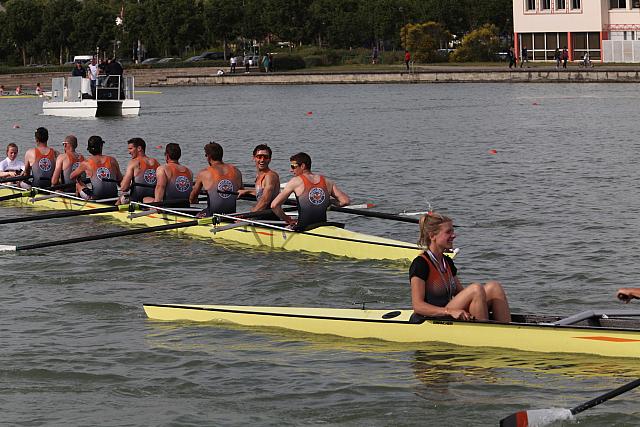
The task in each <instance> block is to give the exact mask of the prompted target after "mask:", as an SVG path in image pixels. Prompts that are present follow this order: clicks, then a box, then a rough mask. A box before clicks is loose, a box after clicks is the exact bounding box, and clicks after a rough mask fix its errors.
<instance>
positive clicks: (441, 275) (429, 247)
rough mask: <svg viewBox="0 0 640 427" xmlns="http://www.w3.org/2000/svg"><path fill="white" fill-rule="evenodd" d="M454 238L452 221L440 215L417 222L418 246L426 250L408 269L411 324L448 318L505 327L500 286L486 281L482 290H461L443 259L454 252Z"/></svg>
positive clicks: (449, 261) (506, 305)
mask: <svg viewBox="0 0 640 427" xmlns="http://www.w3.org/2000/svg"><path fill="white" fill-rule="evenodd" d="M455 237H456V235H455V232H454V230H453V220H452V219H451V218H449V217H446V216H444V215H441V214H439V213H433V212H432V213H428V214H426V215H423V216H422V218H420V239H419V241H418V244H419V245H420V246H422V247H423V248H426V250H425V251H424V252H423V253H421V254H420V255H418V256H417V257H416V258H415V259H414V260H413V262H412V263H411V267H410V268H409V280H410V284H411V303H412V306H413V312H414V313H413V315H412V316H411V321H412V322H415V323H419V322H421V321H422V319H423V318H424V317H451V318H453V319H456V320H489V319H491V320H495V321H497V322H503V323H508V322H510V321H511V310H510V309H509V303H508V302H507V296H506V295H505V292H504V289H503V288H502V285H500V283H498V282H496V281H493V280H492V281H489V282H487V283H486V284H485V285H484V286H483V285H481V284H479V283H472V284H470V285H469V286H467V287H463V286H462V284H461V282H460V280H459V279H458V276H457V273H458V270H457V269H456V266H455V264H454V263H453V260H452V259H451V258H450V257H448V256H446V255H444V252H445V251H450V250H451V249H453V240H454V239H455Z"/></svg>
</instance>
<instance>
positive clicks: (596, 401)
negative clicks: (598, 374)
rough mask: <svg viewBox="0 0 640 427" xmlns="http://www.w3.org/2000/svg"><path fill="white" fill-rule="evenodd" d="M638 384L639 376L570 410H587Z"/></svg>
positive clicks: (573, 411) (572, 411) (578, 411)
mask: <svg viewBox="0 0 640 427" xmlns="http://www.w3.org/2000/svg"><path fill="white" fill-rule="evenodd" d="M638 386H640V378H638V379H637V380H634V381H631V382H630V383H627V384H625V385H623V386H621V387H618V388H617V389H615V390H611V391H610V392H608V393H605V394H603V395H602V396H598V397H596V398H594V399H591V400H589V401H588V402H584V403H583V404H582V405H578V406H576V407H575V408H572V409H570V411H571V413H572V414H573V415H575V414H579V413H580V412H582V411H585V410H587V409H589V408H593V407H594V406H596V405H599V404H601V403H603V402H606V401H607V400H609V399H613V398H614V397H616V396H619V395H621V394H622V393H626V392H628V391H629V390H633V389H634V388H636V387H638Z"/></svg>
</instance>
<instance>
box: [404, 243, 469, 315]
mask: <svg viewBox="0 0 640 427" xmlns="http://www.w3.org/2000/svg"><path fill="white" fill-rule="evenodd" d="M457 271H458V270H457V269H456V266H455V264H454V263H453V260H452V259H451V258H449V257H448V256H446V255H445V256H443V257H442V262H441V263H439V262H438V260H437V259H436V258H435V256H433V254H432V253H431V251H426V252H423V253H421V254H420V255H419V256H417V257H416V258H415V259H414V260H413V262H412V263H411V267H410V268H409V278H411V277H413V276H416V277H419V278H420V279H422V280H424V281H425V284H426V286H425V293H424V302H426V303H427V304H431V305H435V306H438V307H445V306H446V305H447V304H448V303H449V301H451V299H452V298H453V297H454V296H455V295H456V281H455V276H456V274H457Z"/></svg>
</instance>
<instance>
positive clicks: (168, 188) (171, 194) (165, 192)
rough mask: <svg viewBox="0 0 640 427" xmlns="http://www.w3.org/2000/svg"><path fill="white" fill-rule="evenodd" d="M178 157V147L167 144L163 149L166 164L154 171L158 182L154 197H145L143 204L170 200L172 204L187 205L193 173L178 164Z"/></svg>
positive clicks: (179, 150) (180, 151) (172, 143)
mask: <svg viewBox="0 0 640 427" xmlns="http://www.w3.org/2000/svg"><path fill="white" fill-rule="evenodd" d="M180 156H182V150H181V149H180V145H178V144H176V143H174V142H170V143H169V144H167V146H166V147H165V149H164V160H165V162H166V164H164V165H161V166H159V167H158V169H156V176H157V178H158V182H157V184H156V189H155V194H154V197H145V198H144V203H151V202H156V203H158V202H163V201H168V200H170V201H172V202H174V201H176V202H179V201H184V202H185V204H189V196H190V195H191V194H190V193H191V187H192V185H191V182H192V181H193V173H192V172H191V170H190V169H189V168H188V167H186V166H182V165H181V164H180V162H179V160H180Z"/></svg>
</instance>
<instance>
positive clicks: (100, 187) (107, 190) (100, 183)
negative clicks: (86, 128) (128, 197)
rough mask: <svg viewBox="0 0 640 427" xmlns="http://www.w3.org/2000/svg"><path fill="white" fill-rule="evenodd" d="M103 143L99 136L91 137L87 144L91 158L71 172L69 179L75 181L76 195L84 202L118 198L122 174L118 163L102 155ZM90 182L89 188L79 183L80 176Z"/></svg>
mask: <svg viewBox="0 0 640 427" xmlns="http://www.w3.org/2000/svg"><path fill="white" fill-rule="evenodd" d="M103 145H104V141H103V140H102V138H101V137H99V136H96V135H94V136H91V137H90V138H89V141H88V142H87V151H88V152H89V154H91V156H89V158H87V159H86V160H85V161H84V162H82V163H80V166H78V168H77V169H76V170H75V171H73V172H71V176H70V178H71V179H75V180H76V182H77V183H76V190H77V192H78V195H79V196H80V197H82V198H83V199H85V200H100V199H112V198H116V197H117V196H118V184H117V183H118V182H120V181H122V172H120V165H118V161H117V160H116V159H115V158H113V157H111V156H106V155H103V154H102V146H103ZM83 173H84V174H86V177H87V178H88V179H89V180H90V181H91V188H89V187H87V185H86V184H85V183H84V182H82V181H81V177H82V174H83Z"/></svg>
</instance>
